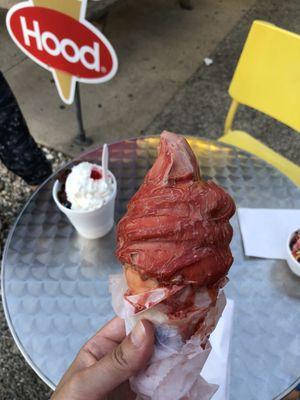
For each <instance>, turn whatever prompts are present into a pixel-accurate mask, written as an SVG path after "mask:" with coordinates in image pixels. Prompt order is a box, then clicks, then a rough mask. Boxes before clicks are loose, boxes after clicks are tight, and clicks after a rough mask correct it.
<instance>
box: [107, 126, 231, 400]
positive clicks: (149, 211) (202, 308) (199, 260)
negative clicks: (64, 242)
mask: <svg viewBox="0 0 300 400" xmlns="http://www.w3.org/2000/svg"><path fill="white" fill-rule="evenodd" d="M234 212H235V204H234V201H233V200H232V198H231V197H230V196H229V194H227V193H226V192H225V191H224V190H223V189H222V188H221V187H219V186H218V185H217V184H216V183H214V182H213V181H208V182H206V181H204V180H203V179H202V178H201V175H200V170H199V166H198V163H197V160H196V157H195V155H194V153H193V151H192V149H191V147H190V146H189V144H188V142H187V141H186V140H185V139H184V138H183V137H182V136H179V135H176V134H174V133H170V132H163V133H162V135H161V140H160V145H159V154H158V157H157V159H156V161H155V163H154V165H153V167H152V168H151V170H150V171H149V172H148V174H147V175H146V177H145V179H144V182H143V184H142V185H141V187H140V189H139V190H138V192H137V193H136V194H135V195H134V196H133V198H132V199H131V201H130V202H129V204H128V208H127V213H126V214H125V216H124V217H123V218H122V219H121V221H120V222H119V225H118V230H117V241H118V246H117V252H116V254H117V257H118V258H119V260H120V262H121V263H122V265H123V269H124V279H123V278H121V277H120V276H119V277H116V276H112V277H111V292H112V296H113V305H114V308H115V311H116V312H117V314H119V315H121V316H122V317H123V318H124V319H125V322H126V326H127V329H128V330H130V329H131V328H132V327H133V325H134V324H135V323H136V321H137V320H138V319H141V318H146V319H148V320H150V321H152V322H153V324H154V326H155V332H156V347H155V351H154V355H153V357H152V360H151V361H150V365H149V367H148V368H147V369H146V371H143V372H141V373H140V374H139V375H138V376H137V377H135V378H133V379H132V381H131V385H132V388H133V390H134V391H135V392H136V393H137V394H138V395H139V396H140V397H139V398H141V399H152V398H153V399H154V398H155V399H164V400H166V399H172V400H175V399H178V400H179V399H182V398H184V399H199V398H206V399H209V398H211V396H212V395H213V393H214V392H215V391H216V389H217V388H216V387H215V385H210V384H208V383H207V382H205V381H204V379H203V378H201V377H200V371H201V369H202V367H203V365H204V363H205V361H206V358H207V357H208V354H209V352H210V344H209V335H210V334H211V332H212V331H213V330H214V328H215V326H216V324H217V322H218V319H219V317H220V316H221V314H222V311H223V309H224V307H225V304H226V299H225V295H224V293H223V291H222V288H223V286H224V285H225V284H226V283H227V280H228V279H227V273H228V270H229V268H230V266H231V265H232V262H233V257H232V254H231V251H230V247H229V244H230V241H231V239H232V235H233V230H232V227H231V225H230V223H229V219H230V218H231V217H232V216H233V214H234ZM121 287H123V292H121V291H120V288H121ZM120 292H121V293H122V298H121V297H120Z"/></svg>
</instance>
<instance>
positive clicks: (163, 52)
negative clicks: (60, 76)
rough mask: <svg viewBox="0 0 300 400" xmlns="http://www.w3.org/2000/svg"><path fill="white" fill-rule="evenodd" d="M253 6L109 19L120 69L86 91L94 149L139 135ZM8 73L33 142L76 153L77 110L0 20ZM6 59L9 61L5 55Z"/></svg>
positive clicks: (236, 3)
mask: <svg viewBox="0 0 300 400" xmlns="http://www.w3.org/2000/svg"><path fill="white" fill-rule="evenodd" d="M253 3H254V0H218V1H210V0H193V4H194V9H193V10H192V11H187V10H182V9H181V8H180V7H179V5H178V2H177V1H175V0H156V1H155V2H154V1H152V0H142V1H136V0H128V1H126V2H120V4H119V5H117V6H115V7H114V8H113V9H112V12H111V13H110V15H109V18H108V22H107V28H106V36H107V37H108V38H109V40H110V41H111V42H112V44H113V46H114V47H115V49H116V51H117V54H118V57H119V63H120V68H119V72H118V74H117V76H116V77H115V79H113V80H112V81H111V82H109V83H106V84H103V85H81V93H82V104H83V112H84V120H85V127H86V130H87V133H88V135H89V136H90V137H92V138H93V140H94V143H100V144H101V143H103V142H105V141H114V140H118V139H121V138H126V137H130V136H138V135H139V134H141V133H142V132H143V131H144V129H145V127H146V126H147V125H149V123H150V122H151V121H152V120H153V118H154V117H155V116H156V115H157V114H159V113H160V111H161V110H162V108H163V107H164V106H165V104H166V103H167V102H168V101H170V99H171V98H172V97H173V96H174V94H175V93H176V92H177V90H178V89H179V88H180V87H181V86H182V85H183V84H184V82H185V81H186V80H187V79H188V78H189V77H190V76H191V75H192V74H193V73H194V72H195V71H196V70H197V68H198V67H199V65H200V64H201V63H202V61H203V58H204V57H206V56H208V55H209V54H210V53H211V52H212V51H213V49H214V48H215V47H216V45H217V44H218V42H219V41H220V40H222V39H223V38H224V36H225V35H226V34H227V33H228V32H229V31H230V30H231V29H232V28H233V26H234V24H235V23H236V22H237V21H238V20H239V18H240V17H241V16H242V15H243V14H244V13H245V12H246V11H247V10H248V9H249V7H250V6H251V5H252V4H253ZM0 17H1V19H0V26H1V28H0V37H1V38H2V43H1V57H0V70H2V71H3V72H4V74H5V76H6V78H7V79H8V81H9V83H10V84H11V86H12V88H13V90H14V92H15V94H16V96H17V98H18V100H19V102H20V106H21V108H22V110H23V112H24V115H25V118H26V120H27V122H28V124H29V127H30V130H31V132H32V134H33V136H34V137H35V139H36V140H37V141H38V142H39V143H42V144H45V145H48V146H50V147H53V148H55V149H57V150H61V151H64V152H66V153H68V154H72V155H75V154H77V153H78V152H80V151H81V148H79V147H77V146H72V145H71V142H72V139H73V137H74V136H75V134H76V130H77V125H76V120H75V113H74V107H69V106H64V105H63V104H62V102H61V101H60V99H59V97H58V95H57V93H56V89H55V86H54V84H53V82H52V83H51V75H50V74H49V72H48V71H45V70H44V69H42V68H41V67H39V66H38V65H36V64H35V63H33V62H32V61H31V60H30V59H27V58H26V57H25V56H24V55H23V54H22V53H21V51H20V50H18V49H17V47H16V46H15V44H14V43H13V42H12V41H11V39H10V38H9V37H8V35H7V33H6V29H5V26H4V19H5V13H4V11H3V12H2V14H1V15H0ZM3 54H4V55H5V56H3Z"/></svg>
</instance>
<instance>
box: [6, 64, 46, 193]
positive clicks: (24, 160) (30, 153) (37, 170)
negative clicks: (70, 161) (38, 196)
mask: <svg viewBox="0 0 300 400" xmlns="http://www.w3.org/2000/svg"><path fill="white" fill-rule="evenodd" d="M0 159H1V161H2V162H3V164H5V166H6V167H7V168H8V169H9V170H10V171H12V172H14V173H15V174H16V175H18V176H20V177H21V178H22V179H24V181H25V182H26V183H28V184H29V185H31V186H37V185H40V184H41V183H42V182H43V181H44V180H45V179H46V178H48V177H49V176H50V175H51V173H52V167H51V164H50V162H49V161H48V160H47V159H46V157H45V155H44V153H43V152H42V150H41V149H40V148H39V147H38V146H37V144H36V142H35V141H34V139H33V137H32V136H31V135H30V132H29V130H28V127H27V124H26V121H25V119H24V117H23V115H22V112H21V110H20V107H19V105H18V103H17V100H16V98H15V96H14V95H13V93H12V91H11V89H10V87H9V85H8V83H7V81H6V80H5V78H4V76H3V75H2V73H1V72H0Z"/></svg>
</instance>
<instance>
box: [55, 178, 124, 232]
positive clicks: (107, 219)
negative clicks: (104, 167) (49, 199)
mask: <svg viewBox="0 0 300 400" xmlns="http://www.w3.org/2000/svg"><path fill="white" fill-rule="evenodd" d="M108 173H109V176H110V177H111V178H112V180H113V192H112V194H111V196H110V197H109V199H108V200H107V202H106V203H105V204H103V205H102V206H101V207H99V208H96V209H95V210H92V211H86V210H82V211H80V210H71V209H70V208H67V207H65V206H63V205H62V204H61V202H60V201H59V199H58V196H57V194H58V192H59V190H60V186H61V184H60V182H59V181H58V180H56V181H55V183H54V185H53V190H52V196H53V199H54V201H55V203H56V205H57V207H58V208H59V209H60V211H61V212H63V213H64V214H65V215H66V216H67V217H68V219H69V221H70V222H71V224H72V225H73V226H74V228H75V229H76V230H77V232H78V233H79V234H80V235H81V236H83V237H85V238H87V239H98V238H101V237H103V236H105V235H106V234H107V233H108V232H109V231H110V230H111V229H112V227H113V226H114V212H115V200H116V195H117V181H116V178H115V177H114V175H113V174H112V173H111V172H110V171H109V172H108Z"/></svg>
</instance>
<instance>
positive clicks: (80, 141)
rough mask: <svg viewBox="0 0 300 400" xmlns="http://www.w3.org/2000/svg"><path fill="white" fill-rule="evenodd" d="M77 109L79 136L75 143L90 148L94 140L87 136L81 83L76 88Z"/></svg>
mask: <svg viewBox="0 0 300 400" xmlns="http://www.w3.org/2000/svg"><path fill="white" fill-rule="evenodd" d="M75 107H76V119H77V123H78V134H77V136H76V137H75V139H74V142H75V143H76V144H81V145H85V146H89V145H90V144H92V143H93V140H92V139H91V138H89V137H87V136H86V133H85V130H84V126H83V120H82V109H81V100H80V89H79V83H77V84H76V88H75Z"/></svg>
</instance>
